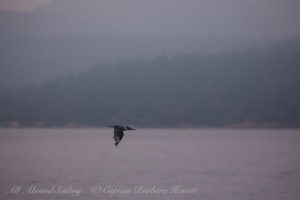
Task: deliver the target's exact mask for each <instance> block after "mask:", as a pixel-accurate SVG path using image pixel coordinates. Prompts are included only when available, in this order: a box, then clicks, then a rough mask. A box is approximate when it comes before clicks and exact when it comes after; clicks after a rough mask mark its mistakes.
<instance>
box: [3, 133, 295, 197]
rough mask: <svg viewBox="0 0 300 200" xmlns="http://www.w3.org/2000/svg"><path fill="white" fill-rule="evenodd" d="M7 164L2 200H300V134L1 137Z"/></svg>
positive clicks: (16, 135)
mask: <svg viewBox="0 0 300 200" xmlns="http://www.w3.org/2000/svg"><path fill="white" fill-rule="evenodd" d="M0 163H1V164H0V199H17V200H18V199H87V200H89V199H104V200H105V199H132V200H135V199H167V200H171V199H172V200H173V199H187V200H189V199H203V200H210V199H216V200H218V199H220V200H234V199H237V200H243V199H247V200H250V199H255V200H256V199H257V200H262V199H264V200H296V199H300V130H243V129H238V130H230V129H187V130H186V129H165V130H164V129H140V130H136V131H135V132H132V133H128V134H127V135H125V138H124V139H123V141H122V142H121V143H120V144H119V146H118V147H115V146H114V145H113V139H112V130H111V129H0ZM18 186H19V187H18ZM176 187H177V190H176V189H174V188H176Z"/></svg>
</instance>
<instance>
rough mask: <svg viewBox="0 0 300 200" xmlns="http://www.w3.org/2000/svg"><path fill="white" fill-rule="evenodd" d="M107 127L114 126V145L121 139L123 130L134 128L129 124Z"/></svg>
mask: <svg viewBox="0 0 300 200" xmlns="http://www.w3.org/2000/svg"><path fill="white" fill-rule="evenodd" d="M109 127H112V128H114V137H113V138H114V140H115V146H117V145H118V144H119V143H120V142H121V140H122V138H123V136H124V131H129V130H135V129H133V128H131V127H129V126H121V125H111V126H109Z"/></svg>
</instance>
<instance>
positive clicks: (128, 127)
mask: <svg viewBox="0 0 300 200" xmlns="http://www.w3.org/2000/svg"><path fill="white" fill-rule="evenodd" d="M125 128H126V130H135V129H134V128H131V127H130V126H125Z"/></svg>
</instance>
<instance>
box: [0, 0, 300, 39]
mask: <svg viewBox="0 0 300 200" xmlns="http://www.w3.org/2000/svg"><path fill="white" fill-rule="evenodd" d="M0 9H1V10H6V11H14V12H16V11H17V12H18V11H19V12H21V13H23V15H24V16H25V15H26V16H32V17H31V18H30V17H29V19H31V21H33V18H35V20H34V21H35V22H34V23H35V26H39V27H43V26H45V27H46V30H47V32H48V33H49V32H50V33H51V32H53V33H59V34H67V35H68V34H102V35H123V36H145V35H146V36H187V37H202V36H210V35H213V36H225V37H240V38H264V37H286V36H293V35H297V34H299V33H300V12H299V10H300V1H299V0H0ZM29 21H30V20H29ZM25 23H27V22H25ZM28 27H30V26H28Z"/></svg>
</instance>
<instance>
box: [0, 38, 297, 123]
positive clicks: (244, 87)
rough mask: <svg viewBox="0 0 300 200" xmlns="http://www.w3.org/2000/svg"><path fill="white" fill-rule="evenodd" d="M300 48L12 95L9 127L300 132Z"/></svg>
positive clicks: (2, 103)
mask: <svg viewBox="0 0 300 200" xmlns="http://www.w3.org/2000/svg"><path fill="white" fill-rule="evenodd" d="M299 74H300V42H299V38H296V39H293V40H287V41H285V42H282V43H278V44H276V45H273V46H270V47H266V48H258V47H257V48H249V49H246V50H243V51H232V52H229V53H222V54H213V55H178V56H176V57H173V58H167V57H164V56H161V57H158V58H156V59H154V60H151V61H149V60H148V61H147V60H131V61H122V62H119V63H118V64H114V65H99V66H97V67H94V68H93V69H91V70H89V71H86V72H84V73H83V72H81V73H79V74H73V75H69V76H67V77H64V78H57V79H55V80H52V81H48V82H45V83H43V84H42V85H34V86H30V87H24V88H22V89H18V90H13V91H6V92H5V93H2V94H1V99H0V110H1V113H0V125H1V126H19V125H21V126H66V125H74V126H77V125H83V126H103V125H108V124H114V123H126V124H133V125H136V126H145V127H202V126H204V127H207V126H209V127H215V126H218V127H219V126H221V127H223V126H253V127H299V126H300V89H299V86H300V79H299Z"/></svg>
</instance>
